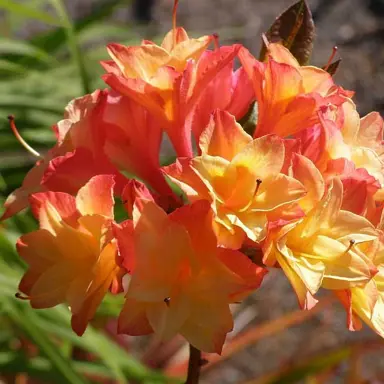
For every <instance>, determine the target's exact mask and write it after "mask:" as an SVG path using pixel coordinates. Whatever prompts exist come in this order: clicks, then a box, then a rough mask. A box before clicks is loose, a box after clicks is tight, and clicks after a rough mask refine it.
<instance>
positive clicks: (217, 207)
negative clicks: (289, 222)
mask: <svg viewBox="0 0 384 384" xmlns="http://www.w3.org/2000/svg"><path fill="white" fill-rule="evenodd" d="M200 149H201V152H202V155H201V156H198V157H195V158H193V159H178V161H177V163H176V164H173V165H171V166H169V167H167V168H165V172H166V173H167V175H169V176H170V177H171V178H172V180H174V181H175V182H176V183H177V184H179V186H180V187H181V188H182V189H183V191H184V192H185V193H186V195H187V196H188V198H189V199H190V201H196V200H208V201H209V202H210V203H211V206H212V209H213V210H214V212H215V220H214V228H215V231H216V234H217V236H218V239H219V243H220V244H221V245H224V246H226V247H229V248H234V249H236V248H240V247H241V245H242V244H243V242H244V241H245V239H246V238H248V239H250V240H251V241H255V242H259V241H261V240H263V238H264V237H265V234H266V227H267V222H268V215H269V214H272V213H273V212H274V210H276V209H278V208H281V207H283V206H288V205H289V204H291V203H293V202H295V201H297V200H299V199H300V198H302V197H303V196H304V195H305V194H306V190H305V188H304V186H303V185H302V184H301V183H300V182H299V181H297V180H296V179H294V178H292V177H289V176H286V175H284V174H283V173H281V169H282V167H283V165H284V157H285V147H284V142H283V140H282V139H280V138H279V137H277V136H274V135H269V136H264V137H261V138H258V139H255V140H253V139H252V137H251V136H249V135H248V134H247V133H246V132H244V130H243V129H242V127H241V126H240V125H239V124H237V123H236V121H235V119H234V117H233V116H231V115H230V114H229V113H227V112H223V111H216V112H215V114H214V116H213V117H212V119H211V121H210V123H209V125H208V127H207V128H206V130H205V131H204V132H203V134H202V135H201V137H200Z"/></svg>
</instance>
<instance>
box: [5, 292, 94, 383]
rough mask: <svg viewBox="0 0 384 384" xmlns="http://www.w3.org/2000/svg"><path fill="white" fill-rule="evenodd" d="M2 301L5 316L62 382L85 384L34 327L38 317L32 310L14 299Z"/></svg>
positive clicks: (60, 354) (43, 335)
mask: <svg viewBox="0 0 384 384" xmlns="http://www.w3.org/2000/svg"><path fill="white" fill-rule="evenodd" d="M2 299H3V300H6V303H5V308H6V313H7V315H8V316H9V317H10V318H11V319H12V321H13V322H14V323H15V324H17V325H18V326H19V327H20V329H22V330H23V331H24V332H25V334H26V336H27V337H28V338H29V339H30V340H31V341H32V342H34V343H35V344H36V345H37V346H38V347H39V350H40V352H41V353H42V354H43V355H44V356H45V357H46V358H47V359H48V360H49V361H50V362H51V364H52V367H53V368H54V369H55V370H56V372H57V374H59V375H60V376H61V377H62V378H63V380H62V382H67V383H70V384H85V383H87V380H85V379H83V378H82V377H81V376H80V375H79V374H78V373H77V372H76V371H75V369H74V367H73V365H72V364H71V363H70V362H69V361H68V360H67V359H66V358H65V357H64V356H63V355H62V353H61V351H60V349H59V348H57V346H56V345H54V344H53V343H52V342H51V341H50V339H49V338H48V336H47V334H46V333H45V332H44V331H43V330H42V329H40V330H39V329H38V328H37V327H36V324H38V319H37V317H38V315H37V314H36V313H35V312H34V311H33V310H31V309H30V308H29V307H26V306H25V303H24V305H22V304H19V303H17V302H16V299H14V300H10V299H9V298H2ZM26 319H28V321H26ZM65 380H66V381H65Z"/></svg>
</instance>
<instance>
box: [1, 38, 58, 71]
mask: <svg viewBox="0 0 384 384" xmlns="http://www.w3.org/2000/svg"><path fill="white" fill-rule="evenodd" d="M9 54H13V55H18V56H20V55H22V56H27V57H30V58H33V59H34V60H38V61H41V62H44V63H46V64H49V65H57V64H58V61H57V60H56V59H55V58H54V57H52V56H51V55H49V54H48V53H47V52H45V51H44V50H42V49H40V48H38V47H35V46H33V45H32V44H29V43H26V42H23V41H20V40H16V39H8V38H0V55H9Z"/></svg>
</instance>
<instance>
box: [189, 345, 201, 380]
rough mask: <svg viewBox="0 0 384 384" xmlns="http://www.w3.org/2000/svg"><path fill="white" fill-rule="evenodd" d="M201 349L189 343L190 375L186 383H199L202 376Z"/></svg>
mask: <svg viewBox="0 0 384 384" xmlns="http://www.w3.org/2000/svg"><path fill="white" fill-rule="evenodd" d="M200 368H201V351H199V350H198V349H196V348H195V347H194V346H193V345H191V344H190V345H189V362H188V376H187V381H186V382H185V384H197V383H198V382H199V377H200Z"/></svg>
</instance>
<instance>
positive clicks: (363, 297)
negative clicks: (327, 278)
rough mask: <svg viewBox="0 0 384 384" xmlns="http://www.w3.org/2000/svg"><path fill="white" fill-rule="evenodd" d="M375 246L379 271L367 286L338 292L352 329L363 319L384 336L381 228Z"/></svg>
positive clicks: (383, 271) (374, 260) (374, 259)
mask: <svg viewBox="0 0 384 384" xmlns="http://www.w3.org/2000/svg"><path fill="white" fill-rule="evenodd" d="M381 229H382V225H381ZM373 247H376V249H377V251H376V254H375V255H374V257H373V258H372V261H373V263H374V264H375V266H376V267H377V269H378V273H377V274H376V275H375V276H374V277H373V278H372V280H371V281H369V282H368V283H367V284H366V285H365V286H362V287H353V288H351V289H348V290H343V291H338V292H336V294H337V296H338V298H339V299H340V301H341V302H342V304H343V305H344V307H345V309H346V310H347V315H348V318H347V325H348V328H349V329H350V330H352V331H354V330H359V329H360V328H361V321H360V320H363V321H364V322H365V323H366V324H367V325H368V326H370V327H371V328H372V329H373V330H374V331H375V332H377V333H378V334H379V335H380V336H381V337H384V312H383V311H384V243H383V232H382V231H381V230H380V232H379V239H378V241H377V242H376V243H375V244H373Z"/></svg>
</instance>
